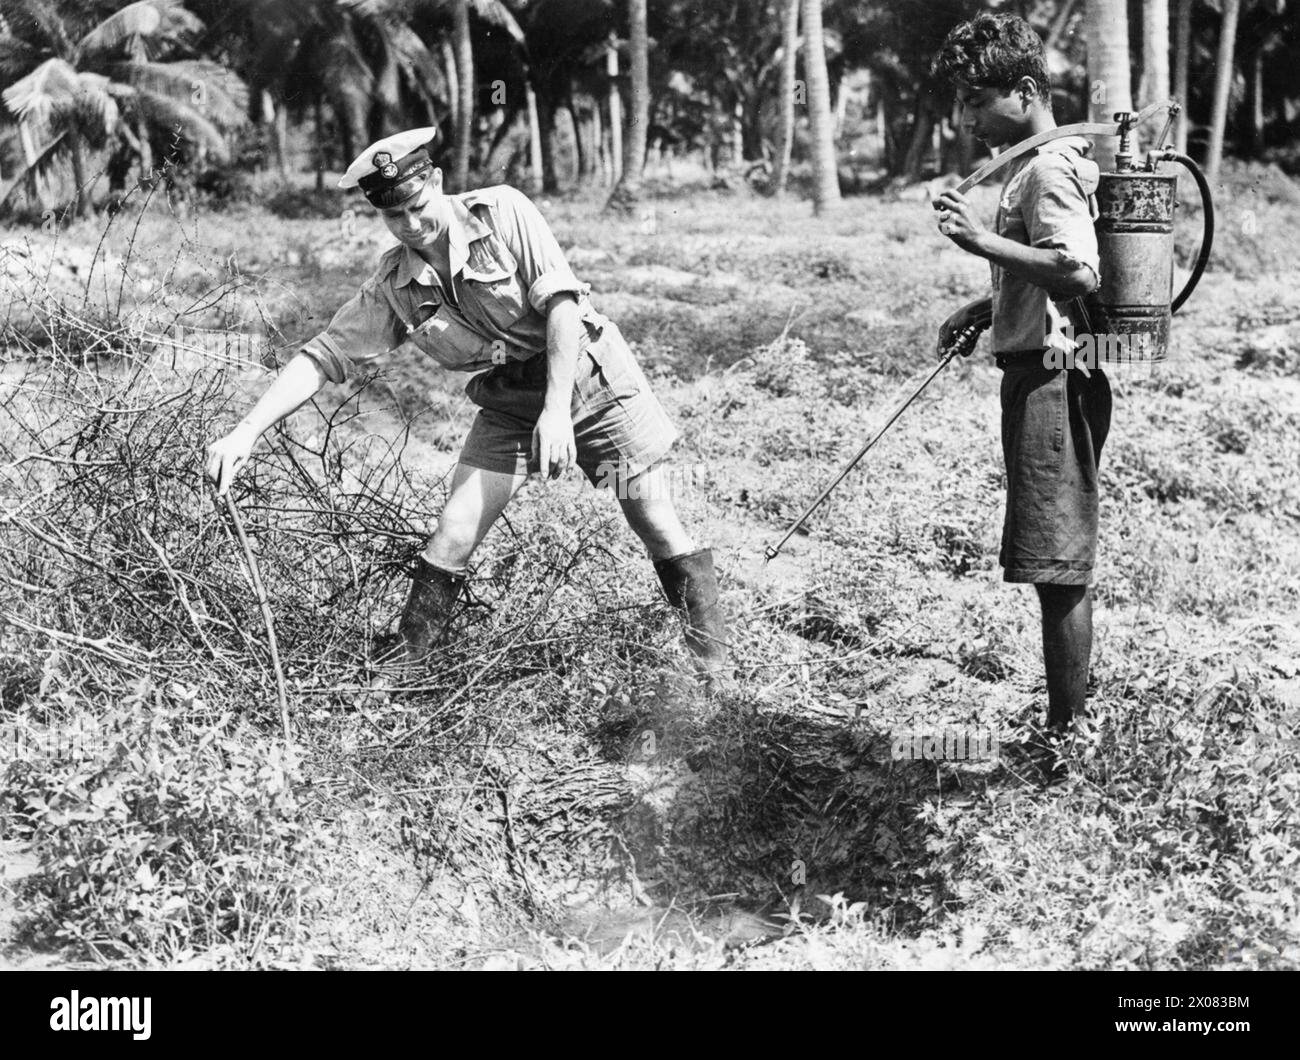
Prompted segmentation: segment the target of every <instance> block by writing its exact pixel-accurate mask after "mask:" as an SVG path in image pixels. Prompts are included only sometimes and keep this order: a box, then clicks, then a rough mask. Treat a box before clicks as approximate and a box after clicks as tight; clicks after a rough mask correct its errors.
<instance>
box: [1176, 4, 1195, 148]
mask: <svg viewBox="0 0 1300 1060" xmlns="http://www.w3.org/2000/svg"><path fill="white" fill-rule="evenodd" d="M1174 3H1175V5H1176V8H1175V15H1174V99H1176V100H1178V102H1179V103H1181V104H1182V105H1183V110H1182V113H1181V114H1179V115H1178V120H1177V121H1176V122H1175V123H1174V149H1175V150H1176V151H1177V152H1178V153H1179V154H1184V155H1185V154H1187V122H1188V113H1187V108H1188V105H1189V103H1190V101H1189V100H1188V98H1187V67H1188V63H1189V56H1190V54H1191V50H1192V0H1174Z"/></svg>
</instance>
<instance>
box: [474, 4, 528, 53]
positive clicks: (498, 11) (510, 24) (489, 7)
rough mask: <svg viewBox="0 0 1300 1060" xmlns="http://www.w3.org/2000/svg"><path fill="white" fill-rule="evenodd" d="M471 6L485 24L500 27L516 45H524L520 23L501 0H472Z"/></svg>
mask: <svg viewBox="0 0 1300 1060" xmlns="http://www.w3.org/2000/svg"><path fill="white" fill-rule="evenodd" d="M469 6H470V7H472V8H473V9H474V13H475V14H476V15H478V17H479V18H481V19H483V21H484V22H491V23H492V25H494V26H500V27H501V28H502V29H503V30H505V31H506V32H507V33H509V34H510V36H511V37H513V38H514V41H515V43H516V44H523V43H524V31H523V30H522V29H520V28H519V23H518V22H516V21H515V16H514V15H513V14H511V12H510V8H508V7H506V5H505V4H503V3H502V2H501V0H470V5H469Z"/></svg>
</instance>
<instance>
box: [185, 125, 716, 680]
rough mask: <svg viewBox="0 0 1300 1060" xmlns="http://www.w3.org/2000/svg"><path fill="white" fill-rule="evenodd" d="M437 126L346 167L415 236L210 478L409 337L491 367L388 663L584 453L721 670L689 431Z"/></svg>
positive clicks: (445, 362)
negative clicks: (672, 474)
mask: <svg viewBox="0 0 1300 1060" xmlns="http://www.w3.org/2000/svg"><path fill="white" fill-rule="evenodd" d="M436 136H437V130H436V129H434V128H424V129H413V130H411V131H409V132H404V133H399V134H397V135H395V136H390V137H387V138H385V139H383V140H380V141H379V142H378V143H375V144H372V145H371V146H370V147H369V148H368V149H367V150H366V151H365V152H364V153H363V154H362V155H361V156H360V157H359V158H358V159H356V161H354V162H353V163H352V165H351V166H349V167H348V170H347V173H346V174H345V175H344V176H343V179H342V180H341V181H339V186H340V187H344V188H351V187H359V188H360V189H361V190H362V192H363V193H364V194H365V196H366V198H367V199H368V200H369V202H370V203H371V205H372V206H374V207H376V208H377V209H378V210H379V211H380V213H381V215H382V217H383V219H384V223H385V224H386V225H387V226H388V230H389V231H390V232H391V233H392V234H393V236H394V237H396V239H397V240H399V243H398V245H397V246H394V247H392V248H390V249H389V250H388V251H387V252H386V253H384V255H383V256H382V257H381V258H380V260H379V268H378V269H377V270H376V271H375V272H374V273H373V274H372V275H371V276H370V278H369V279H367V280H366V281H365V283H363V284H362V285H361V288H360V290H359V291H358V292H357V294H356V295H355V296H354V297H353V298H352V299H351V300H349V301H348V302H347V303H346V304H344V305H343V306H342V308H340V309H339V310H338V312H336V313H335V314H334V317H333V319H332V320H331V321H330V324H329V326H328V327H327V328H326V329H325V330H324V331H322V332H321V333H320V334H318V335H316V336H315V337H314V338H312V339H311V340H310V341H308V342H307V343H306V344H305V345H304V346H303V347H302V349H301V350H300V351H299V352H298V353H297V354H296V355H295V356H294V357H293V359H292V360H290V361H289V363H288V364H287V365H286V366H285V368H284V370H283V371H282V372H281V373H280V375H279V376H278V377H277V379H276V380H275V382H273V383H272V384H271V386H270V387H269V388H268V389H267V391H266V392H265V393H264V394H263V395H262V397H261V398H260V399H259V400H258V402H257V403H256V404H255V405H254V407H253V408H252V410H251V411H249V413H248V414H247V415H246V416H245V417H244V418H243V419H242V420H241V421H240V422H239V424H238V425H237V426H236V427H235V428H234V429H233V430H232V431H231V432H230V433H229V434H227V435H226V436H225V437H223V438H220V439H218V440H217V441H215V442H213V443H212V444H211V445H209V446H208V450H207V472H208V475H209V476H210V477H211V478H212V479H214V480H215V481H216V483H217V490H218V492H219V493H225V491H226V490H227V489H229V488H230V483H231V480H232V478H233V477H234V475H235V474H236V473H237V472H238V471H239V468H240V466H241V465H242V464H243V463H244V462H245V461H246V460H247V459H248V456H249V452H250V451H251V449H252V447H253V445H254V443H255V442H256V441H257V439H258V438H259V437H261V435H262V434H263V432H265V431H266V430H267V429H268V428H269V427H271V426H272V425H274V424H275V423H278V422H279V421H280V420H281V419H283V418H284V417H285V416H287V415H289V414H290V413H291V412H293V411H294V410H295V409H297V408H298V407H299V406H300V405H302V404H303V403H304V402H305V401H307V400H308V399H309V398H311V397H312V396H313V395H314V394H315V393H316V392H317V391H318V390H319V389H320V388H321V387H322V386H323V385H324V384H325V381H326V380H327V379H328V380H329V381H331V382H335V383H338V382H342V381H343V380H344V379H345V378H347V377H348V376H349V375H351V374H353V373H354V372H355V371H357V370H358V369H359V368H361V367H362V366H365V365H371V364H375V363H377V362H382V361H385V360H388V359H390V358H391V357H392V355H393V353H394V351H396V350H397V348H398V347H400V346H402V345H403V344H405V343H406V342H410V343H412V344H413V345H414V346H416V347H417V348H418V349H419V350H421V351H423V352H424V353H425V354H427V355H429V356H430V357H432V358H433V359H434V360H435V361H437V362H438V363H439V364H441V365H442V366H443V367H445V368H449V369H451V370H453V371H464V372H475V373H478V374H476V375H474V377H473V378H472V379H470V381H469V383H468V385H467V386H466V392H467V393H468V394H469V396H470V398H471V400H473V401H474V403H475V404H477V405H478V406H479V410H480V411H479V413H478V415H477V417H476V418H475V420H474V423H473V425H472V427H471V428H470V431H469V435H468V437H467V438H466V439H465V444H464V447H463V448H462V450H461V454H460V459H459V462H458V464H457V466H456V469H455V472H454V474H453V476H452V483H451V492H450V494H449V496H448V498H447V503H446V505H445V506H444V508H443V510H442V513H441V515H440V516H439V519H438V525H437V528H436V529H435V530H434V532H433V536H432V537H430V538H429V541H428V543H427V544H426V545H425V548H424V551H423V552H422V553H421V554H420V555H419V557H418V558H417V560H416V566H415V572H414V578H413V582H412V585H411V591H410V595H409V597H408V599H407V601H406V606H405V609H404V610H403V612H402V616H401V620H400V622H399V625H398V636H397V638H396V639H395V643H394V644H392V645H391V646H390V648H389V650H388V652H387V656H388V658H389V660H390V661H394V662H395V663H396V664H397V666H398V667H399V668H404V667H406V666H410V665H416V664H420V663H422V662H424V661H425V659H426V657H427V656H428V653H429V651H430V649H431V648H433V647H434V646H435V645H437V644H438V643H439V642H440V641H441V640H442V639H443V638H444V636H445V634H446V631H447V628H448V625H449V622H450V620H451V618H452V614H453V609H454V607H455V604H456V602H457V599H458V597H459V595H460V592H461V588H462V586H463V584H464V581H465V577H466V572H467V566H468V563H469V559H470V556H471V555H472V554H473V552H474V550H475V548H477V547H478V544H479V542H481V541H482V540H483V537H484V536H485V535H486V534H487V531H488V529H489V528H490V527H491V526H492V524H493V523H494V522H495V521H496V519H497V517H498V516H499V515H500V514H501V513H502V511H503V510H504V509H505V507H506V504H507V503H508V502H509V500H510V498H511V497H513V496H514V494H515V491H516V490H518V489H519V487H520V486H521V485H522V484H523V483H524V481H525V479H526V478H527V475H528V472H529V471H540V472H541V473H542V474H543V476H545V477H546V478H550V479H554V478H558V477H559V476H560V475H561V474H563V473H564V471H565V470H566V469H567V468H568V467H569V466H570V465H572V464H575V463H576V464H577V465H578V467H580V468H581V469H582V471H583V473H584V474H585V475H586V476H587V477H588V479H590V480H591V481H592V483H593V484H607V485H613V486H615V487H616V490H617V493H618V496H619V503H620V505H621V506H622V509H623V514H624V516H625V517H626V519H627V521H628V524H629V525H630V526H631V527H632V529H633V530H634V531H635V532H636V534H637V536H638V537H640V539H641V541H642V542H643V543H644V545H645V547H646V549H647V551H648V552H649V554H650V557H651V559H652V560H653V561H654V566H655V570H656V572H657V573H658V575H659V579H660V582H661V584H662V585H663V588H664V591H665V593H666V594H667V596H668V600H669V602H670V603H671V604H672V605H673V606H674V607H676V608H677V609H679V610H680V611H681V612H682V613H683V615H684V617H685V620H686V642H687V645H688V646H689V647H690V649H691V650H692V652H693V653H694V655H695V656H696V659H697V663H698V666H699V668H700V669H701V670H702V671H704V672H705V673H706V674H708V675H710V676H713V675H716V674H719V673H721V672H722V671H723V670H724V669H725V664H726V636H727V634H726V627H725V624H724V621H723V614H722V609H721V606H720V604H719V602H718V587H717V578H716V575H715V572H714V566H713V554H712V552H711V551H710V550H709V549H697V548H696V547H695V546H694V544H693V543H692V541H691V539H690V537H689V536H688V534H687V533H686V531H685V529H684V528H683V527H682V524H681V522H680V521H679V519H678V517H677V512H676V510H675V509H674V507H673V503H672V500H671V497H670V496H669V491H668V486H667V475H666V474H665V471H664V467H663V464H662V463H661V460H662V459H663V457H664V456H665V454H666V453H667V452H668V449H669V447H670V446H671V445H672V443H673V440H674V438H675V437H676V432H675V431H674V429H673V427H672V425H671V423H670V422H669V420H668V417H667V415H666V414H665V413H664V410H663V408H662V407H661V406H660V404H659V402H658V401H657V400H656V398H655V396H654V394H652V393H651V391H650V386H649V384H648V383H647V382H646V378H645V376H644V375H643V374H642V372H641V369H640V367H639V366H638V365H637V363H636V361H635V359H634V358H633V356H632V353H631V351H630V350H629V349H628V347H627V344H626V343H625V342H624V341H623V337H622V335H621V334H620V333H619V331H618V328H616V327H615V326H614V324H613V323H612V322H610V321H609V320H607V319H606V318H605V317H603V316H602V315H601V314H600V313H598V312H596V310H595V309H594V308H593V307H592V305H591V302H590V301H589V300H588V297H587V295H588V291H589V287H588V286H587V285H586V284H584V283H580V282H579V281H578V280H577V278H576V277H575V276H574V275H573V272H572V271H571V270H570V268H569V265H568V263H567V262H566V261H565V258H564V254H563V252H562V251H561V250H560V246H559V244H558V243H557V242H556V239H555V236H554V235H553V234H552V233H551V230H550V228H549V227H548V226H547V224H546V222H545V221H544V220H543V219H542V216H541V214H540V213H538V211H537V208H536V207H535V206H534V205H533V204H532V203H531V202H530V201H529V200H528V199H527V198H526V197H525V196H524V195H522V194H521V193H520V192H518V191H515V190H514V189H513V188H508V187H504V186H501V187H495V188H485V189H483V190H480V191H471V192H465V193H464V194H461V195H446V194H444V193H443V190H442V171H441V170H440V169H438V168H437V167H435V166H434V165H433V162H432V159H431V158H430V155H429V151H428V147H429V145H430V144H431V143H432V142H433V140H434V139H435V138H436Z"/></svg>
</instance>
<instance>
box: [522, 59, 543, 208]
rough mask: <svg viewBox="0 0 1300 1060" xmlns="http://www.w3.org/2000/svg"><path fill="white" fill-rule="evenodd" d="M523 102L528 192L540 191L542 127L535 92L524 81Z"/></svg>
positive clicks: (529, 83)
mask: <svg viewBox="0 0 1300 1060" xmlns="http://www.w3.org/2000/svg"><path fill="white" fill-rule="evenodd" d="M524 100H525V102H526V104H527V106H528V179H529V185H530V187H529V190H530V191H532V192H533V194H537V193H539V192H540V191H541V190H542V125H541V122H540V121H538V118H537V92H536V91H535V90H534V89H533V83H532V81H530V80H528V78H527V77H525V79H524Z"/></svg>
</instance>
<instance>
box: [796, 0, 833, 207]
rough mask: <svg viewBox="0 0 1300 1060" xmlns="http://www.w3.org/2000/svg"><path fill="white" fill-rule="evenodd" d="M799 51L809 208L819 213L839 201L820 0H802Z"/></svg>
mask: <svg viewBox="0 0 1300 1060" xmlns="http://www.w3.org/2000/svg"><path fill="white" fill-rule="evenodd" d="M803 43H804V49H803V55H804V69H805V70H806V71H807V73H808V124H809V127H810V131H811V133H812V146H813V210H814V211H815V212H816V213H822V212H824V211H826V210H829V209H832V208H834V207H835V206H836V205H837V204H838V203H839V202H840V178H839V171H838V168H837V166H836V162H835V124H834V121H835V119H834V117H833V116H832V115H831V92H830V80H829V78H828V77H827V75H826V39H825V34H824V32H823V30H822V0H803Z"/></svg>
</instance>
